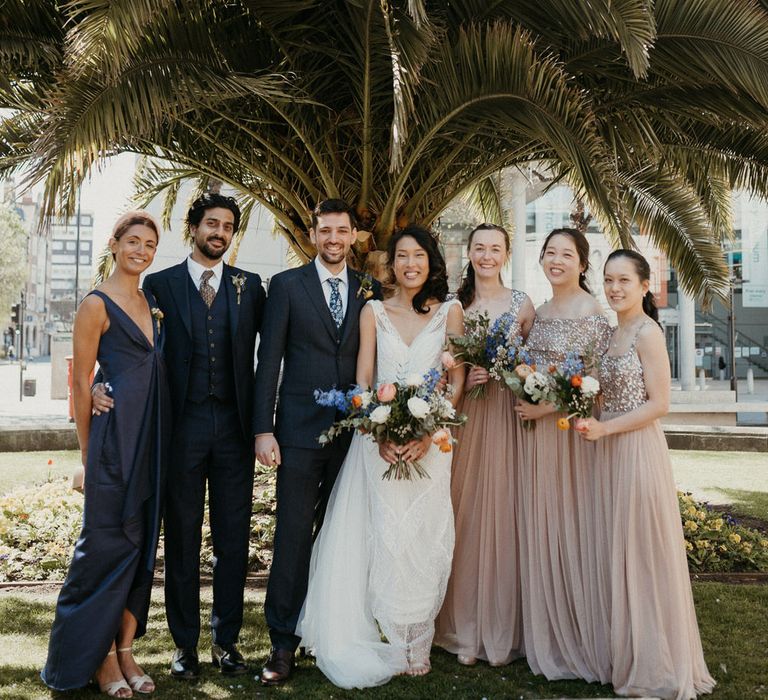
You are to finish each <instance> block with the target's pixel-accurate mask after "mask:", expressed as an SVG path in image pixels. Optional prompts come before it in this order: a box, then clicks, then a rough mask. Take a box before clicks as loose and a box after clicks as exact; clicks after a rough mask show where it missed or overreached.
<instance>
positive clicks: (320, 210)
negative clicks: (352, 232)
mask: <svg viewBox="0 0 768 700" xmlns="http://www.w3.org/2000/svg"><path fill="white" fill-rule="evenodd" d="M323 214H346V215H347V216H349V223H350V224H352V228H357V221H356V220H355V210H354V209H352V207H350V206H349V204H347V203H346V202H345V201H344V200H343V199H324V200H323V201H322V202H318V203H317V206H315V208H314V209H313V210H312V228H314V229H316V228H317V219H318V217H321V216H322V215H323Z"/></svg>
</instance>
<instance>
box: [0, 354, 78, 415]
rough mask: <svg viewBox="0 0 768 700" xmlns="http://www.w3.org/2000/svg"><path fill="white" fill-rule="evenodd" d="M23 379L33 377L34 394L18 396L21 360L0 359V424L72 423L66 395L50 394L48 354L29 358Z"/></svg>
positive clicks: (49, 362)
mask: <svg viewBox="0 0 768 700" xmlns="http://www.w3.org/2000/svg"><path fill="white" fill-rule="evenodd" d="M23 376H24V379H34V380H35V382H36V384H37V387H36V389H37V391H36V395H35V396H32V397H30V396H24V397H23V399H22V400H19V364H18V362H14V363H13V364H9V363H8V362H7V361H6V360H0V427H3V428H24V427H29V428H37V427H42V426H56V427H65V426H66V425H68V424H69V417H68V402H67V400H66V399H52V398H51V361H50V358H48V357H43V358H39V359H34V360H30V361H28V362H27V369H26V370H25V371H24V375H23Z"/></svg>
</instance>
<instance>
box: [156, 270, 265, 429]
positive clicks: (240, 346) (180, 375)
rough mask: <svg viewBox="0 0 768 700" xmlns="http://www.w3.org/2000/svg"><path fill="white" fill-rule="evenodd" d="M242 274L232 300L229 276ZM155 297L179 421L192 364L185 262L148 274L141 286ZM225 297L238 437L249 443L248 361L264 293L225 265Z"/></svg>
mask: <svg viewBox="0 0 768 700" xmlns="http://www.w3.org/2000/svg"><path fill="white" fill-rule="evenodd" d="M237 275H242V276H243V277H245V285H244V286H243V287H242V290H241V293H240V303H238V299H237V296H238V295H237V289H236V287H235V284H234V283H233V282H232V277H233V276H237ZM143 286H144V288H145V289H149V291H151V292H152V294H153V295H154V296H155V299H156V300H157V303H158V305H159V307H160V309H161V311H162V312H163V320H162V323H163V324H164V325H165V330H166V335H165V346H164V351H165V362H166V365H167V367H168V380H169V384H170V389H171V398H172V403H173V409H174V423H176V422H177V421H178V419H179V418H180V417H181V414H182V411H183V408H184V402H185V401H186V399H187V397H188V391H189V387H190V367H191V362H192V351H193V346H192V309H191V299H190V294H192V293H195V292H194V289H193V287H192V285H191V284H190V277H189V272H188V268H187V261H186V260H184V261H182V262H181V263H180V264H178V265H174V266H173V267H169V268H167V269H165V270H161V271H160V272H155V273H153V274H151V275H147V277H146V279H145V280H144V284H143ZM222 291H223V292H224V293H225V294H226V295H227V305H228V313H229V333H230V338H231V346H232V354H231V366H232V372H233V375H234V386H235V399H236V403H237V409H238V416H239V419H240V426H241V428H242V431H243V438H244V439H246V440H252V439H253V433H252V432H251V426H252V422H253V395H254V386H253V382H254V370H253V359H254V349H255V344H256V334H257V333H258V332H259V329H260V327H261V322H262V317H263V311H264V302H265V298H266V294H265V292H264V288H263V287H262V285H261V278H260V277H259V276H258V275H257V274H254V273H252V272H246V271H245V270H240V269H239V268H236V267H231V266H229V265H224V269H223V272H222V279H221V286H220V287H219V293H221V292H222Z"/></svg>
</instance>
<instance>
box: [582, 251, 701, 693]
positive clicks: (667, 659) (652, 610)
mask: <svg viewBox="0 0 768 700" xmlns="http://www.w3.org/2000/svg"><path fill="white" fill-rule="evenodd" d="M650 273H651V271H650V267H649V265H648V262H647V261H646V259H645V258H644V257H643V256H642V255H640V254H639V253H636V252H635V251H633V250H616V251H614V252H613V253H611V254H610V255H609V256H608V259H607V260H606V262H605V269H604V277H603V280H604V281H603V284H604V287H605V295H606V297H607V299H608V303H609V304H610V305H611V308H612V309H613V310H614V311H615V312H616V314H617V317H618V321H619V325H618V327H617V328H616V330H615V331H614V333H613V337H612V338H611V344H610V347H609V349H608V352H607V353H606V355H605V356H604V357H603V358H602V362H601V363H600V371H599V378H600V385H601V387H602V390H603V397H604V405H603V413H602V414H601V416H600V420H596V419H595V418H589V419H586V420H583V421H579V425H577V428H578V429H579V431H580V432H581V435H582V436H583V437H584V438H585V440H588V441H599V442H597V466H598V469H597V472H596V477H597V490H598V492H599V493H601V494H602V495H603V502H602V506H603V510H602V513H601V515H602V518H601V520H602V523H601V526H600V527H598V528H597V529H596V532H595V538H596V540H597V541H598V543H599V545H600V554H599V556H600V558H601V559H604V560H606V561H607V562H608V565H609V570H610V578H609V579H608V584H609V588H608V589H607V591H606V592H605V594H604V597H605V600H606V601H608V602H609V604H610V618H611V637H610V655H609V658H610V662H611V666H612V676H611V681H612V683H613V686H614V688H615V690H616V692H617V693H619V694H620V695H629V696H638V695H652V696H655V697H661V698H675V699H676V700H690V699H692V698H695V697H696V695H697V694H700V693H709V692H711V691H712V689H713V687H714V685H715V682H714V680H713V679H712V677H711V676H710V675H709V672H708V670H707V665H706V663H705V661H704V656H703V653H702V649H701V640H700V638H699V628H698V625H697V623H696V612H695V610H694V607H693V598H692V596H691V583H690V579H689V577H688V563H687V561H686V556H685V548H684V546H683V545H684V543H685V540H684V537H683V529H682V525H681V524H680V511H679V509H678V504H677V494H676V488H675V483H674V480H673V478H672V465H671V463H670V460H669V451H668V450H667V442H666V439H665V438H664V433H663V431H662V429H661V425H660V424H659V418H660V417H661V416H663V415H665V414H666V413H667V411H668V410H669V389H670V369H669V357H668V356H667V348H666V342H665V340H664V333H663V332H662V330H661V328H660V327H659V325H658V323H657V320H658V313H657V311H656V305H655V303H654V300H653V294H652V292H650V291H649V285H650ZM604 583H605V582H604Z"/></svg>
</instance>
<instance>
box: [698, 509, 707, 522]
mask: <svg viewBox="0 0 768 700" xmlns="http://www.w3.org/2000/svg"><path fill="white" fill-rule="evenodd" d="M696 517H697V518H698V519H699V520H706V519H707V514H706V513H705V512H704V511H703V510H700V511H699V512H698V513H696Z"/></svg>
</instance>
